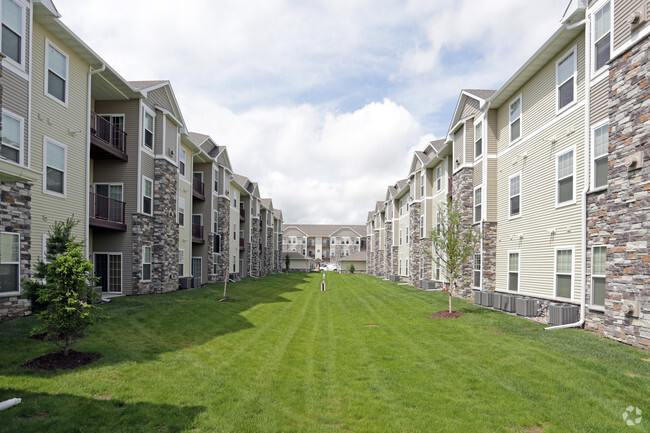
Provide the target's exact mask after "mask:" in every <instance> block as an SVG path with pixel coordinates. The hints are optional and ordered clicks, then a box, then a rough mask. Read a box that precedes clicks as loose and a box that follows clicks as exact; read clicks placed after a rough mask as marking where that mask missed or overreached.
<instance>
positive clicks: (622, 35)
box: [612, 0, 645, 50]
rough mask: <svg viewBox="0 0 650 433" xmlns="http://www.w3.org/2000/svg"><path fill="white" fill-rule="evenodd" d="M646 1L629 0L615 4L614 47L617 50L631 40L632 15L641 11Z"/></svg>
mask: <svg viewBox="0 0 650 433" xmlns="http://www.w3.org/2000/svg"><path fill="white" fill-rule="evenodd" d="M644 1H645V0H627V1H617V2H614V5H613V6H614V45H613V47H612V48H613V49H614V50H615V49H617V48H618V47H620V46H621V45H623V44H624V43H625V42H627V41H628V40H629V39H630V36H631V35H632V33H631V26H630V23H629V21H628V20H629V18H630V15H632V14H633V13H634V11H636V10H637V9H639V8H640V7H641V6H642V5H643V2H644Z"/></svg>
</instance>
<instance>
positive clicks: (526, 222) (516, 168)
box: [496, 109, 585, 301]
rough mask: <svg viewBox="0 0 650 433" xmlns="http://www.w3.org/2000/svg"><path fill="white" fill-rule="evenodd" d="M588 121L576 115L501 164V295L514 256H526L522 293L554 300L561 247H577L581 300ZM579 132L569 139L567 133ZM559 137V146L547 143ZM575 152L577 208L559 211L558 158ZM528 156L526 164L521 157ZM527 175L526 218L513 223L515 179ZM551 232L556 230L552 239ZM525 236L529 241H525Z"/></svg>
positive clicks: (576, 288) (498, 282)
mask: <svg viewBox="0 0 650 433" xmlns="http://www.w3.org/2000/svg"><path fill="white" fill-rule="evenodd" d="M583 119H584V111H583V109H579V110H576V111H574V112H573V113H572V114H571V115H570V116H568V117H567V118H565V119H563V121H561V122H558V123H555V124H554V125H552V126H550V127H548V128H547V129H546V130H544V131H543V132H542V133H541V134H538V135H537V136H536V137H534V138H533V139H531V140H529V141H527V142H526V143H523V144H522V145H521V146H520V148H518V150H517V151H516V152H508V153H506V154H504V155H503V156H502V157H501V158H500V159H499V160H498V176H499V179H498V180H499V183H498V191H497V217H498V227H499V234H498V238H499V242H498V243H497V269H496V289H497V290H503V291H505V290H507V275H508V268H507V266H508V262H507V251H508V250H521V256H520V293H522V294H529V295H533V296H539V297H542V298H553V297H554V281H555V280H554V278H555V277H554V261H555V247H563V246H574V247H575V253H574V257H573V259H574V267H575V272H574V279H573V286H574V298H573V299H574V301H577V300H579V298H580V281H579V278H578V276H579V275H580V271H581V270H580V260H581V257H580V256H581V251H580V245H581V209H582V203H581V197H580V192H581V191H582V189H583V188H584V182H583V180H584V158H585V153H584V138H585V137H584V128H581V127H579V125H581V123H582V121H583ZM571 126H575V127H576V128H575V132H574V133H572V134H570V135H568V136H567V135H566V130H567V128H569V127H571ZM549 136H557V137H559V140H558V142H557V143H555V145H552V144H551V143H549V142H546V141H543V138H544V137H549ZM572 146H573V148H574V152H575V153H574V158H575V162H576V163H575V172H574V196H575V198H576V204H573V205H569V206H565V207H562V208H558V209H556V208H555V203H556V155H557V154H558V153H561V152H562V151H564V150H567V149H569V148H571V147H572ZM522 152H526V153H527V154H528V157H527V158H526V159H525V160H524V159H522V158H520V157H519V155H520V154H521V153H522ZM517 172H521V173H522V187H521V191H522V197H521V215H522V216H521V217H520V218H516V219H509V218H508V213H509V177H510V176H511V175H512V174H514V173H517ZM549 229H555V230H556V234H555V235H554V236H551V235H550V234H549V233H548V230H549ZM519 234H522V235H523V239H519Z"/></svg>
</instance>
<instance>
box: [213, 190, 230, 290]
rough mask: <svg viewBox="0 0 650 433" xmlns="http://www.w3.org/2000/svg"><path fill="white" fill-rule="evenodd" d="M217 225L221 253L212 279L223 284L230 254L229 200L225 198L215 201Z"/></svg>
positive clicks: (226, 276) (226, 275) (226, 274)
mask: <svg viewBox="0 0 650 433" xmlns="http://www.w3.org/2000/svg"><path fill="white" fill-rule="evenodd" d="M217 215H218V216H219V222H218V224H217V230H218V234H219V235H220V236H221V245H220V247H221V252H220V253H218V255H217V272H216V273H214V272H213V273H214V279H215V282H217V283H223V282H224V281H226V278H228V260H229V257H228V254H229V252H230V233H229V231H230V200H229V199H228V198H227V197H219V198H218V199H217Z"/></svg>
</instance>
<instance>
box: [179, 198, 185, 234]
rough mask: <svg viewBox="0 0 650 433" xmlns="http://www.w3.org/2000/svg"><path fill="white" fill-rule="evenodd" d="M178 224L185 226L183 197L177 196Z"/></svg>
mask: <svg viewBox="0 0 650 433" xmlns="http://www.w3.org/2000/svg"><path fill="white" fill-rule="evenodd" d="M178 225H179V226H180V227H185V199H184V198H183V197H179V198H178Z"/></svg>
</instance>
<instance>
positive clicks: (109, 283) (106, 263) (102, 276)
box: [94, 253, 122, 293]
mask: <svg viewBox="0 0 650 433" xmlns="http://www.w3.org/2000/svg"><path fill="white" fill-rule="evenodd" d="M94 269H95V277H97V278H99V281H98V282H97V285H98V286H100V287H101V288H102V293H122V255H121V254H119V253H95V266H94Z"/></svg>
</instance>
